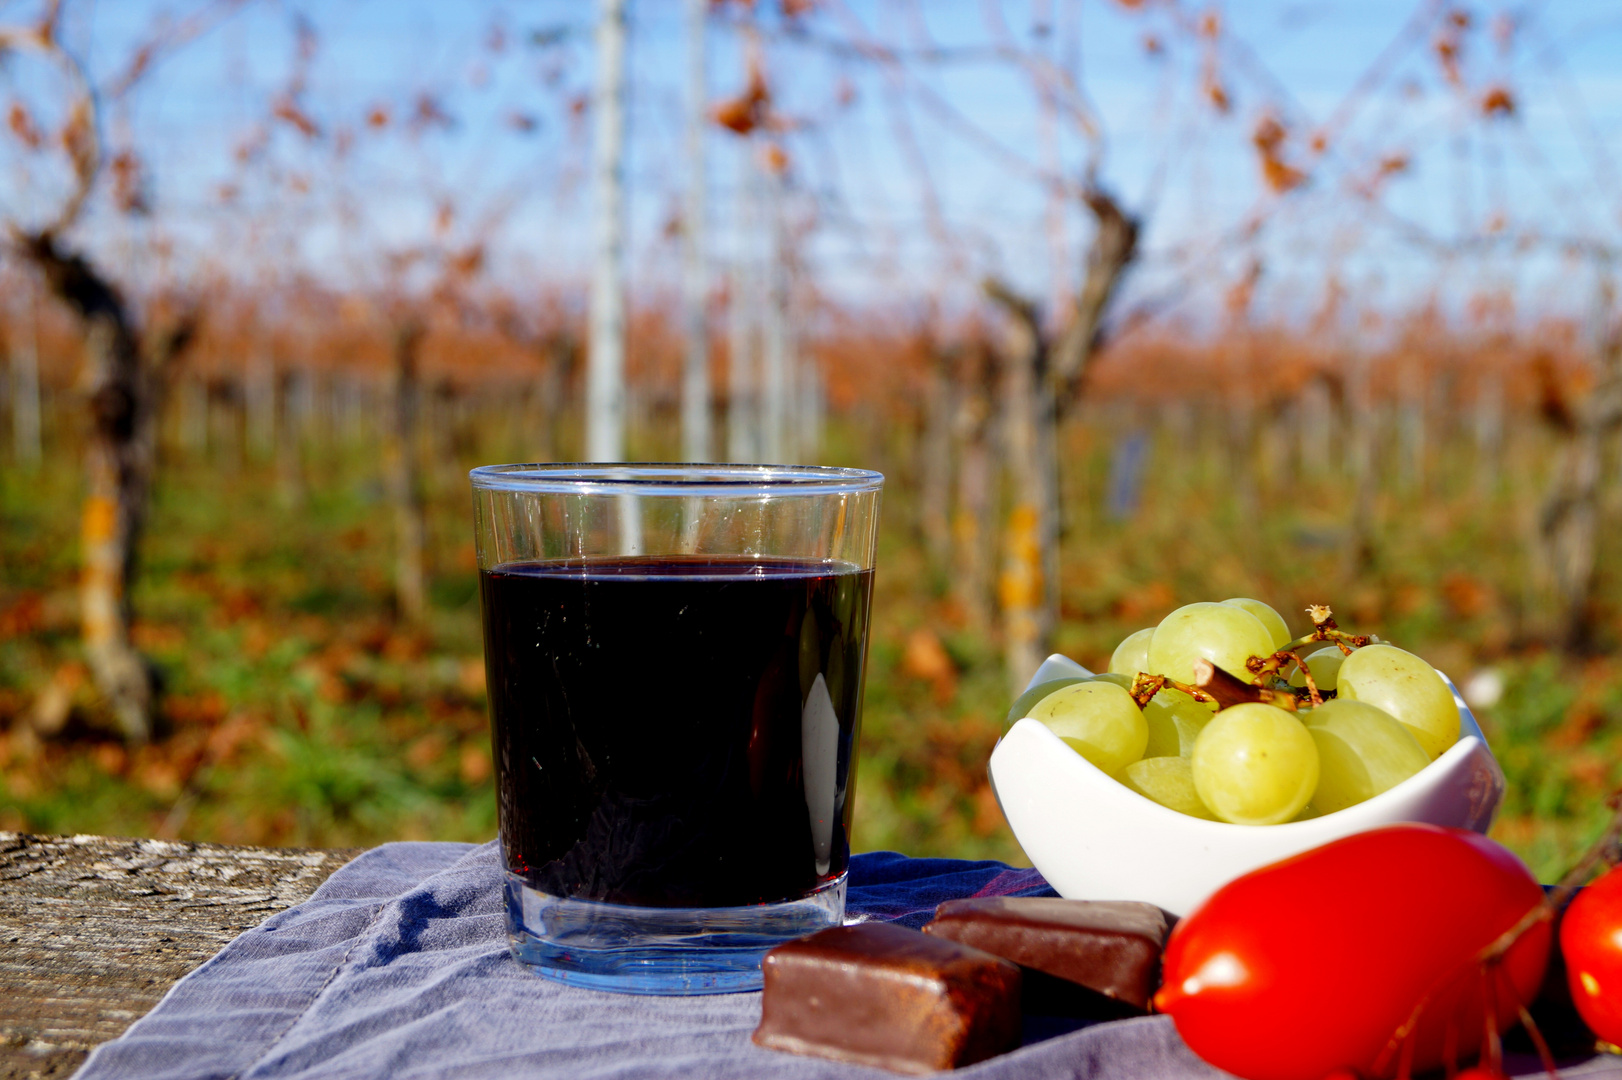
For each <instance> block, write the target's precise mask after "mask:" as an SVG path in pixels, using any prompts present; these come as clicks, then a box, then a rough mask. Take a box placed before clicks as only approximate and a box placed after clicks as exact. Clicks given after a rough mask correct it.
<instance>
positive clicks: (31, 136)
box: [6, 101, 45, 150]
mask: <svg viewBox="0 0 1622 1080" xmlns="http://www.w3.org/2000/svg"><path fill="white" fill-rule="evenodd" d="M6 126H7V127H8V128H10V129H11V133H12V134H13V135H15V136H17V139H18V141H20V142H21V143H22V144H23V145H24V146H26V147H28V149H30V150H38V149H39V148H40V147H42V146H44V145H45V136H44V135H43V134H42V133H41V132H40V130H39V128H38V127H36V126H35V125H34V118H33V117H32V116H30V115H29V114H28V110H27V109H26V108H24V107H23V103H22V102H20V101H13V102H12V103H11V108H10V109H7V110H6Z"/></svg>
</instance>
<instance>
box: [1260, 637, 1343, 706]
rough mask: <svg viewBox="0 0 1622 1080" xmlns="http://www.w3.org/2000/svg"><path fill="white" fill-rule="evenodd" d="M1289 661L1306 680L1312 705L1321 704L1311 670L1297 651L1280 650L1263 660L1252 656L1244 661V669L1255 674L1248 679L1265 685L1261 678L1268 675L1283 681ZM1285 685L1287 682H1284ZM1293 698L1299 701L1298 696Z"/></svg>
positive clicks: (1322, 700)
mask: <svg viewBox="0 0 1622 1080" xmlns="http://www.w3.org/2000/svg"><path fill="white" fill-rule="evenodd" d="M1290 663H1294V664H1295V666H1296V667H1298V668H1300V669H1301V674H1302V676H1304V677H1305V679H1306V682H1307V697H1308V698H1310V699H1311V701H1312V704H1313V707H1314V708H1316V707H1317V706H1319V705H1322V704H1323V703H1324V699H1323V695H1322V694H1321V693H1319V692H1318V683H1317V682H1316V681H1315V680H1314V679H1313V677H1312V671H1311V670H1310V669H1309V668H1308V667H1307V662H1306V661H1305V660H1303V659H1301V655H1300V654H1299V653H1293V652H1285V651H1283V650H1280V651H1278V652H1276V653H1274V654H1273V655H1272V656H1269V657H1268V658H1267V659H1265V660H1264V659H1262V658H1261V657H1259V656H1252V657H1251V658H1250V659H1249V660H1246V661H1245V669H1246V670H1247V671H1249V672H1250V673H1251V674H1252V675H1254V676H1256V677H1255V678H1254V679H1252V680H1250V681H1251V682H1252V683H1254V684H1255V685H1257V686H1264V687H1265V686H1266V683H1265V682H1264V681H1263V680H1265V679H1266V678H1267V676H1269V675H1273V676H1277V677H1278V681H1279V682H1284V677H1283V675H1284V668H1285V667H1286V666H1287V665H1289V664H1290ZM1285 685H1288V684H1287V683H1286V684H1285ZM1289 693H1291V694H1292V695H1294V690H1293V689H1291V690H1290V691H1289ZM1295 700H1296V702H1297V704H1299V703H1300V697H1299V696H1296V698H1295Z"/></svg>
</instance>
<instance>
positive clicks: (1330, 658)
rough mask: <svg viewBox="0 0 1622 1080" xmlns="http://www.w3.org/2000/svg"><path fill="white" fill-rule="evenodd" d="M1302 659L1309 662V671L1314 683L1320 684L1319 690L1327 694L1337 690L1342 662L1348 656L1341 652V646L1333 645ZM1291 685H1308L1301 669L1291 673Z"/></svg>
mask: <svg viewBox="0 0 1622 1080" xmlns="http://www.w3.org/2000/svg"><path fill="white" fill-rule="evenodd" d="M1301 659H1303V660H1305V661H1306V662H1307V670H1308V671H1311V672H1312V681H1313V682H1315V683H1317V684H1318V689H1319V690H1320V691H1324V692H1327V691H1330V690H1333V689H1334V688H1335V686H1336V680H1337V679H1338V678H1339V677H1340V665H1341V661H1343V660H1345V659H1346V654H1345V653H1343V652H1341V651H1340V646H1339V645H1331V646H1329V647H1328V648H1327V649H1319V650H1318V651H1317V652H1314V653H1309V654H1308V655H1306V656H1303V657H1301ZM1290 685H1291V686H1305V685H1307V680H1306V676H1304V675H1302V674H1301V669H1300V668H1296V669H1295V670H1294V671H1292V672H1290Z"/></svg>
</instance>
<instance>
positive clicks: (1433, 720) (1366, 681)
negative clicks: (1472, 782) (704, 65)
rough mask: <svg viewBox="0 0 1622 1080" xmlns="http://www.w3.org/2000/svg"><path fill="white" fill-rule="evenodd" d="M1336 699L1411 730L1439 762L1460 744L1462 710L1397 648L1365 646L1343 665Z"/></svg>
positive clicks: (1419, 663)
mask: <svg viewBox="0 0 1622 1080" xmlns="http://www.w3.org/2000/svg"><path fill="white" fill-rule="evenodd" d="M1335 693H1336V695H1337V697H1340V698H1350V699H1352V700H1354V701H1364V702H1367V703H1368V704H1370V705H1373V706H1374V707H1375V708H1377V709H1383V710H1384V711H1386V712H1388V713H1390V714H1391V715H1392V716H1394V717H1396V718H1397V719H1398V720H1400V721H1402V722H1403V723H1404V724H1407V725H1408V727H1409V728H1410V729H1411V730H1412V731H1413V733H1414V738H1416V739H1418V740H1419V745H1420V747H1421V748H1422V749H1423V750H1424V751H1425V753H1426V754H1427V755H1428V756H1429V757H1430V758H1431V759H1432V760H1435V759H1436V757H1437V755H1439V754H1441V752H1442V751H1444V750H1446V749H1447V748H1448V747H1450V746H1452V745H1453V744H1454V743H1456V742H1458V741H1459V707H1458V706H1457V705H1456V704H1454V702H1453V691H1451V690H1449V689H1448V688H1447V683H1445V682H1443V681H1442V677H1441V676H1440V675H1438V674H1436V669H1435V668H1433V667H1431V666H1430V665H1429V664H1427V663H1425V661H1424V660H1422V659H1420V658H1419V657H1417V656H1415V655H1414V654H1413V653H1411V652H1404V651H1403V650H1401V649H1399V648H1397V647H1396V646H1394V645H1366V646H1364V647H1363V648H1361V649H1357V650H1355V651H1354V652H1353V653H1352V655H1350V656H1348V657H1347V658H1346V659H1345V661H1344V662H1343V663H1342V664H1341V665H1340V674H1339V675H1338V676H1337V681H1336V686H1335Z"/></svg>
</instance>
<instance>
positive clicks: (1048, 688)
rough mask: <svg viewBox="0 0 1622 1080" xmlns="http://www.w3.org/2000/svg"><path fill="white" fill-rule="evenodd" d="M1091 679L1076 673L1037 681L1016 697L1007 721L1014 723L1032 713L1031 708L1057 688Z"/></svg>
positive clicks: (1060, 688)
mask: <svg viewBox="0 0 1622 1080" xmlns="http://www.w3.org/2000/svg"><path fill="white" fill-rule="evenodd" d="M1091 681H1092V680H1091V679H1089V678H1087V677H1086V676H1084V675H1075V676H1067V677H1065V678H1063V679H1049V680H1048V681H1047V682H1044V683H1037V684H1036V685H1035V686H1033V687H1031V688H1030V689H1029V690H1027V691H1025V692H1024V693H1023V694H1021V695H1019V697H1017V698H1015V699H1014V704H1013V705H1012V706H1011V707H1010V708H1009V710H1008V721H1007V722H1008V723H1010V724H1012V723H1013V722H1014V721H1015V720H1023V719H1025V718H1026V717H1027V716H1029V715H1031V710H1032V709H1034V708H1036V703H1037V702H1039V701H1041V700H1042V699H1043V698H1045V697H1047V696H1048V695H1049V694H1051V693H1053V692H1054V691H1056V690H1062V689H1064V688H1065V687H1067V686H1074V685H1076V684H1077V683H1079V682H1091Z"/></svg>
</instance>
